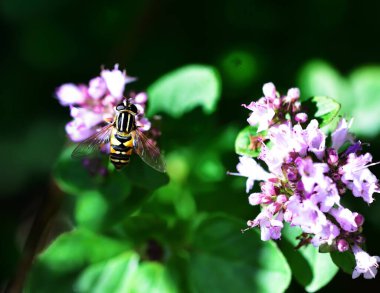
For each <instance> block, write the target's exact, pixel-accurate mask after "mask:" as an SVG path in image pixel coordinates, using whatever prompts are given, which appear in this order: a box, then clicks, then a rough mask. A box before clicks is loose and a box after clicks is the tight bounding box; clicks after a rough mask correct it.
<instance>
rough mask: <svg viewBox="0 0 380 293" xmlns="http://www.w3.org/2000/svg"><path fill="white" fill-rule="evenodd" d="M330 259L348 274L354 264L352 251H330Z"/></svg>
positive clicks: (350, 272)
mask: <svg viewBox="0 0 380 293" xmlns="http://www.w3.org/2000/svg"><path fill="white" fill-rule="evenodd" d="M331 259H332V260H333V262H334V263H335V264H336V265H337V266H338V267H339V268H341V269H342V270H343V272H345V273H347V274H349V275H351V274H352V272H353V270H354V268H355V265H356V262H355V256H354V255H353V254H352V252H350V251H345V252H339V251H333V252H332V253H331Z"/></svg>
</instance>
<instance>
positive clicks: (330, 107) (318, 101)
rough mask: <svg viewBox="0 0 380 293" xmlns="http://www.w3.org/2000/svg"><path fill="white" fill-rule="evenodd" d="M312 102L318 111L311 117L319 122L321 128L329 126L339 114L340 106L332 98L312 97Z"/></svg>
mask: <svg viewBox="0 0 380 293" xmlns="http://www.w3.org/2000/svg"><path fill="white" fill-rule="evenodd" d="M311 101H312V102H313V103H315V106H316V108H317V111H316V112H315V113H310V115H311V116H312V117H315V118H316V119H317V120H319V124H320V127H324V126H327V125H328V124H329V123H331V122H332V121H333V120H334V118H335V117H336V116H337V115H338V113H339V110H340V104H339V103H337V102H336V101H335V100H334V99H332V98H329V97H324V96H316V97H312V98H311Z"/></svg>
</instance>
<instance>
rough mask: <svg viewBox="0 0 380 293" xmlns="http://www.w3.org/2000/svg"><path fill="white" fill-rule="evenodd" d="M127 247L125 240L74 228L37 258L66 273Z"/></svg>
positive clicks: (54, 269) (103, 258)
mask: <svg viewBox="0 0 380 293" xmlns="http://www.w3.org/2000/svg"><path fill="white" fill-rule="evenodd" d="M129 247H130V245H129V244H128V243H127V242H124V243H122V242H119V241H116V240H113V239H110V238H108V237H105V236H102V235H99V234H96V233H93V232H90V231H88V230H85V229H76V230H73V231H71V232H68V233H65V234H62V235H61V236H59V237H58V238H57V239H56V240H55V241H54V242H53V243H52V244H51V245H50V246H49V249H47V250H46V251H44V252H43V253H42V254H41V255H40V257H39V259H40V262H41V263H42V264H43V265H44V266H46V267H48V268H49V269H51V270H52V271H54V272H58V273H67V272H71V271H73V270H77V269H80V268H82V267H84V266H86V265H88V264H92V263H97V262H99V261H102V260H106V259H108V258H110V257H113V256H115V255H117V254H119V253H121V252H123V251H125V250H126V249H128V248H129Z"/></svg>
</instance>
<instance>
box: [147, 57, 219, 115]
mask: <svg viewBox="0 0 380 293" xmlns="http://www.w3.org/2000/svg"><path fill="white" fill-rule="evenodd" d="M220 91H221V83H220V77H219V73H218V71H217V70H216V69H215V68H213V67H211V66H206V65H195V64H193V65H187V66H184V67H181V68H179V69H176V70H174V71H171V72H169V73H167V74H166V75H164V76H162V77H160V78H159V79H158V80H157V81H155V82H154V83H153V84H152V85H151V86H149V87H148V89H147V92H148V95H149V111H148V115H149V116H151V115H154V114H157V113H160V112H164V113H166V114H169V115H171V116H173V117H176V118H178V117H180V116H182V115H183V114H184V113H186V112H189V111H191V110H193V109H194V108H195V107H197V106H201V107H202V108H203V110H204V112H205V113H208V114H210V113H212V112H213V111H214V110H215V107H216V104H217V102H218V100H219V98H220Z"/></svg>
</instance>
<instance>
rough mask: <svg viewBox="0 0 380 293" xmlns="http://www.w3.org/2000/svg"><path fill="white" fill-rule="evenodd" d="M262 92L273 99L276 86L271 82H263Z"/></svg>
mask: <svg viewBox="0 0 380 293" xmlns="http://www.w3.org/2000/svg"><path fill="white" fill-rule="evenodd" d="M263 93H264V96H265V97H267V98H272V99H275V98H276V87H275V86H274V84H273V83H272V82H268V83H266V84H264V86H263Z"/></svg>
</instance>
